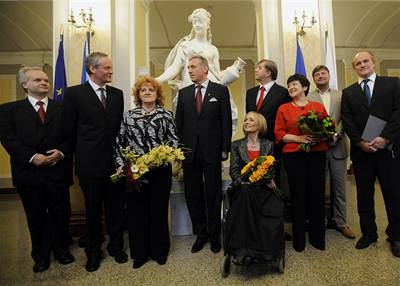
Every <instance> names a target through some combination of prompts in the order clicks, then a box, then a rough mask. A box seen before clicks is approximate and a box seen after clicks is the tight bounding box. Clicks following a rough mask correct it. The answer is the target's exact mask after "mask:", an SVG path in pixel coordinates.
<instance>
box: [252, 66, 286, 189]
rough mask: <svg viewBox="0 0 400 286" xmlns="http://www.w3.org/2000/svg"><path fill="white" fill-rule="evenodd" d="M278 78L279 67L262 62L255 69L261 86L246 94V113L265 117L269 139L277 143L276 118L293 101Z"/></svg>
mask: <svg viewBox="0 0 400 286" xmlns="http://www.w3.org/2000/svg"><path fill="white" fill-rule="evenodd" d="M277 76H278V67H277V66H276V64H275V62H273V61H271V60H266V59H264V60H261V61H259V62H258V63H257V66H256V68H255V78H256V80H257V81H258V82H259V83H260V85H259V86H256V87H253V88H251V89H249V90H247V93H246V113H247V112H250V111H256V112H259V113H261V114H262V115H264V117H265V119H266V120H267V125H268V131H267V135H266V137H267V139H269V140H271V141H272V142H275V135H274V129H275V117H276V113H277V111H278V108H279V106H281V105H282V104H284V103H287V102H290V101H291V100H292V99H291V98H290V96H289V93H288V91H287V89H286V88H284V87H283V86H281V85H279V84H277V83H276V82H275V80H276V78H277ZM281 153H282V147H281V146H275V148H274V155H275V158H276V159H277V160H278V162H277V167H276V168H277V170H280V168H281V167H280V166H281V162H280V158H281ZM275 182H277V185H278V186H279V183H280V172H276V180H275Z"/></svg>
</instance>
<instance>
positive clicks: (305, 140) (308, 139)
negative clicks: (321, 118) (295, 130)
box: [296, 135, 315, 144]
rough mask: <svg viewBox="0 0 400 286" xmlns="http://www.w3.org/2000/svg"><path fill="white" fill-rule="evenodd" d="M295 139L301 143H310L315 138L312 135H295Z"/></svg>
mask: <svg viewBox="0 0 400 286" xmlns="http://www.w3.org/2000/svg"><path fill="white" fill-rule="evenodd" d="M296 141H297V143H301V144H311V143H314V142H315V139H314V137H313V136H312V135H296Z"/></svg>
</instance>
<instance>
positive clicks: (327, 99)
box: [317, 88, 331, 115]
mask: <svg viewBox="0 0 400 286" xmlns="http://www.w3.org/2000/svg"><path fill="white" fill-rule="evenodd" d="M330 91H331V89H330V88H328V89H327V90H326V91H325V92H322V91H321V90H320V89H319V88H317V92H318V93H319V95H320V96H321V99H322V104H323V105H324V107H325V110H326V112H327V113H328V114H329V113H330V110H331V92H330ZM329 115H330V114H329Z"/></svg>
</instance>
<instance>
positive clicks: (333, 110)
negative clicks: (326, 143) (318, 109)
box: [307, 89, 349, 160]
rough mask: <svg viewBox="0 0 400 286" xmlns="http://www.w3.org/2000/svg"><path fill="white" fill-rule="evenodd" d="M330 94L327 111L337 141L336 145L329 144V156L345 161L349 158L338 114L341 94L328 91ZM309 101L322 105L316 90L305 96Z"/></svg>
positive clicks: (335, 91) (337, 91) (340, 118)
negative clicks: (333, 124)
mask: <svg viewBox="0 0 400 286" xmlns="http://www.w3.org/2000/svg"><path fill="white" fill-rule="evenodd" d="M329 94H330V99H331V102H330V107H329V108H330V109H329V110H327V112H328V114H329V115H330V116H331V117H332V118H333V120H335V122H336V130H337V133H338V135H339V136H338V141H337V142H336V144H333V143H332V144H331V146H330V148H331V154H332V156H333V158H335V159H338V160H340V159H345V158H347V157H348V156H349V154H348V148H347V145H346V138H345V136H346V135H345V133H344V131H343V124H342V117H341V114H340V104H341V100H342V92H341V91H339V90H332V89H331V90H329ZM307 98H308V99H309V100H312V101H316V102H319V103H321V104H324V103H323V101H322V98H321V94H320V93H319V92H318V90H315V91H313V92H310V93H309V94H308V96H307Z"/></svg>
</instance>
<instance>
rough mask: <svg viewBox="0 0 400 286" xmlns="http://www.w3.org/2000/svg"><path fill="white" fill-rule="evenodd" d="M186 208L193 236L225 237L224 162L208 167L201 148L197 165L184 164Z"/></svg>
mask: <svg viewBox="0 0 400 286" xmlns="http://www.w3.org/2000/svg"><path fill="white" fill-rule="evenodd" d="M183 174H184V186H185V198H186V204H187V207H188V210H189V214H190V218H191V220H192V225H193V233H194V234H197V235H201V236H210V237H211V236H214V237H219V235H220V233H221V202H222V173H221V161H217V162H212V163H208V162H206V161H205V160H204V158H203V156H202V152H201V150H200V148H197V151H196V154H195V155H194V157H193V161H192V162H190V163H187V162H184V164H183Z"/></svg>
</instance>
